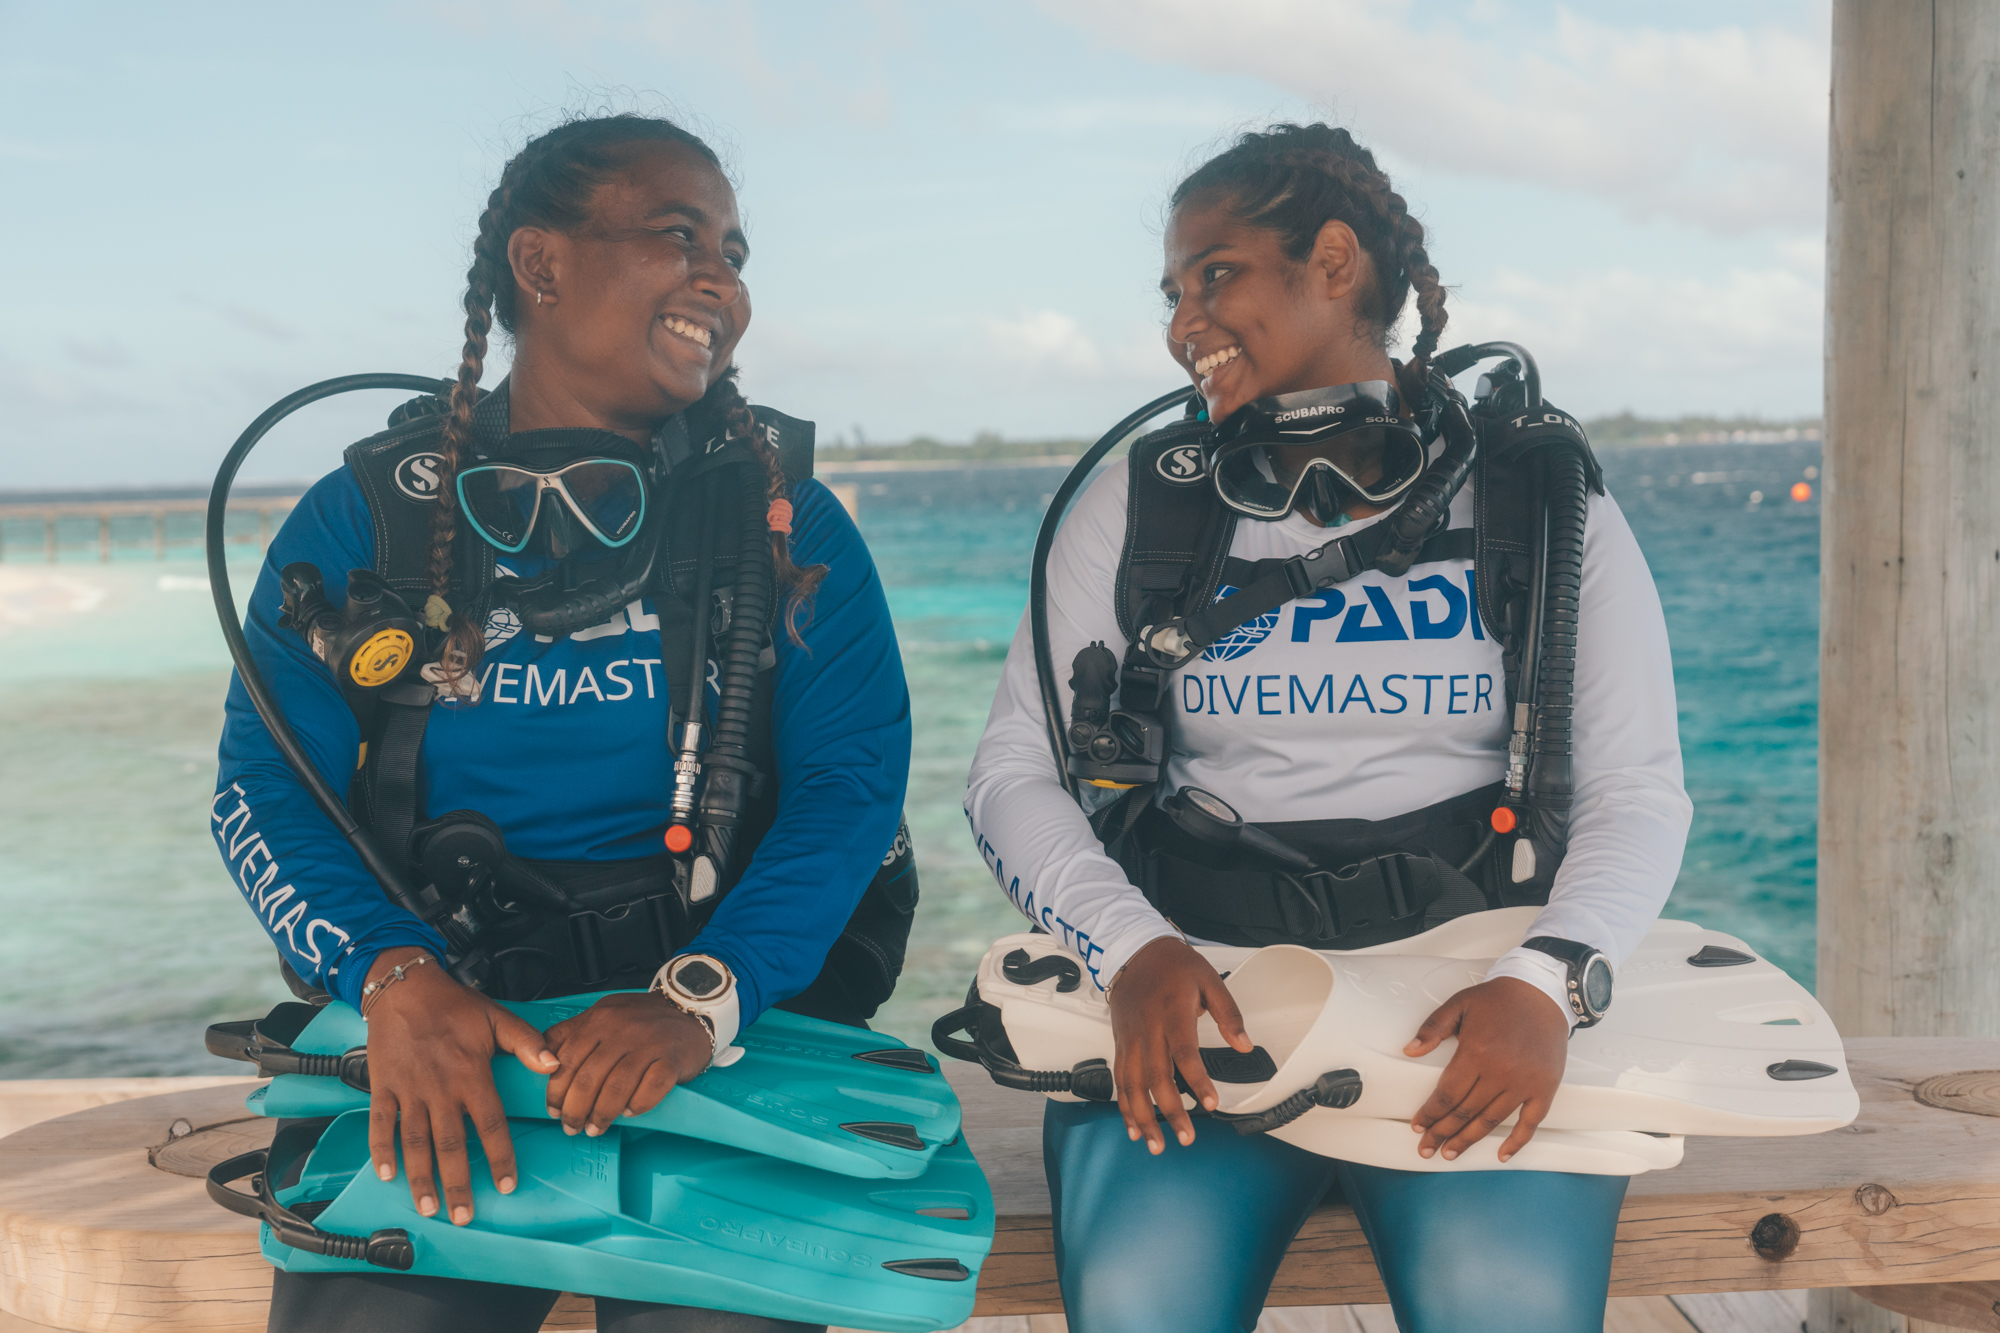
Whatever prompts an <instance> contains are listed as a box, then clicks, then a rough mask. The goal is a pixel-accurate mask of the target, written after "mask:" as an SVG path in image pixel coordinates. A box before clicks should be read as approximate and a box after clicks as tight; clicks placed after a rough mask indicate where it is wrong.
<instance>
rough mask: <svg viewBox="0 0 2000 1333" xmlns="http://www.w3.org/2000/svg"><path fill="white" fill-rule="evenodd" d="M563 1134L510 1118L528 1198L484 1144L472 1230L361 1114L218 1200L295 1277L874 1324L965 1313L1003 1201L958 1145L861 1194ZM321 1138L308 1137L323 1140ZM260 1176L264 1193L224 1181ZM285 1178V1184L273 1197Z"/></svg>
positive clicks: (610, 1136)
mask: <svg viewBox="0 0 2000 1333" xmlns="http://www.w3.org/2000/svg"><path fill="white" fill-rule="evenodd" d="M630 1123H631V1122H629V1121H628V1122H624V1123H623V1124H621V1125H620V1126H619V1127H617V1128H614V1129H612V1130H611V1131H609V1132H608V1133H606V1134H605V1135H604V1136H603V1137H601V1138H591V1137H588V1136H586V1135H581V1134H579V1135H575V1136H570V1135H566V1134H564V1133H563V1131H562V1127H561V1126H560V1125H558V1124H556V1123H554V1122H553V1121H550V1120H548V1119H546V1118H544V1119H542V1120H540V1121H539V1122H536V1121H518V1120H517V1121H514V1122H513V1123H512V1124H511V1125H510V1126H509V1128H510V1129H511V1131H512V1133H513V1137H514V1154H515V1161H516V1164H517V1167H518V1169H519V1172H520V1185H519V1187H518V1188H517V1189H516V1190H515V1191H514V1193H512V1194H501V1193H500V1192H499V1191H498V1190H496V1189H494V1187H493V1183H492V1180H491V1173H490V1172H489V1171H488V1170H487V1169H486V1168H485V1165H484V1159H483V1157H481V1155H480V1153H479V1147H478V1144H477V1142H476V1141H474V1142H473V1143H472V1144H471V1145H470V1151H471V1153H472V1155H473V1158H474V1162H473V1170H472V1179H473V1187H472V1188H473V1213H474V1216H473V1220H472V1222H471V1223H470V1224H469V1225H467V1226H463V1227H458V1226H453V1225H452V1224H451V1223H450V1222H449V1221H448V1220H447V1219H446V1218H444V1217H443V1216H438V1217H428V1218H427V1217H424V1216H423V1215H422V1214H420V1213H418V1212H417V1211H416V1208H415V1207H414V1205H412V1203H411V1202H410V1190H409V1185H408V1183H407V1182H406V1181H404V1180H401V1179H397V1180H393V1181H385V1180H382V1179H380V1178H379V1177H377V1176H376V1174H375V1173H374V1171H372V1170H370V1169H368V1160H369V1159H368V1113H367V1112H366V1111H365V1110H362V1111H349V1112H347V1113H346V1114H344V1115H342V1116H340V1118H338V1119H337V1120H335V1121H334V1122H333V1123H332V1124H331V1125H330V1126H326V1127H325V1130H324V1133H323V1134H322V1133H320V1132H319V1131H320V1127H319V1126H317V1125H308V1124H294V1125H287V1126H286V1127H285V1128H284V1129H282V1130H280V1131H279V1134H278V1137H277V1138H276V1139H275V1140H274V1141H273V1143H272V1145H271V1147H270V1148H269V1149H268V1150H266V1151H260V1152H254V1153H246V1154H244V1155H242V1156H240V1157H236V1158H232V1159H230V1160H229V1161H227V1162H223V1163H221V1164H220V1165H218V1166H217V1167H215V1169H214V1170H212V1171H211V1172H210V1173H209V1179H208V1192H209V1194H210V1195H211V1196H212V1197H214V1198H215V1200H216V1201H217V1202H218V1203H221V1204H223V1205H224V1206H225V1207H228V1208H230V1209H231V1210H232V1211H235V1212H239V1213H243V1214H246V1215H248V1216H253V1217H258V1218H260V1219H261V1220H262V1221H263V1222H264V1224H265V1225H264V1228H263V1231H262V1248H263V1252H264V1256H265V1258H267V1259H269V1260H270V1261H271V1262H272V1263H274V1264H276V1265H277V1266H278V1267H280V1268H283V1269H284V1270H286V1271H287V1272H293V1273H332V1272H346V1273H354V1272H382V1271H401V1272H414V1273H424V1274H430V1275H433V1276H439V1277H454V1278H469V1279H472V1280H475V1281H485V1282H507V1283H513V1284H517V1285H518V1284H520V1283H521V1282H523V1281H524V1280H527V1281H530V1282H531V1283H532V1285H534V1286H537V1287H544V1288H560V1289H561V1290H564V1291H574V1292H579V1293H585V1294H589V1295H593V1296H613V1297H618V1298H621V1299H624V1300H634V1301H657V1302H667V1303H672V1304H679V1305H695V1306H703V1307H706V1308H710V1309H718V1310H735V1311H739V1312H742V1313H744V1314H753V1315H762V1316H764V1317H766V1318H770V1319H796V1320H801V1321H804V1322H806V1323H810V1324H844V1325H849V1326H854V1327H860V1328H870V1329H883V1330H909V1331H910V1333H921V1331H924V1330H935V1329H947V1328H953V1327H956V1326H957V1325H959V1324H961V1323H963V1322H964V1321H965V1320H966V1319H968V1318H969V1317H970V1316H971V1314H972V1304H973V1298H974V1295H975V1293H976V1289H977V1287H978V1274H979V1267H980V1264H981V1263H982V1262H983V1261H984V1260H985V1258H986V1253H987V1251H988V1250H989V1249H990V1248H991V1246H992V1243H993V1196H992V1193H991V1191H990V1190H989V1189H988V1188H987V1185H986V1178H985V1176H984V1175H983V1174H982V1173H981V1172H980V1169H979V1165H978V1163H977V1162H975V1161H974V1160H973V1158H972V1154H971V1153H970V1152H969V1151H968V1150H967V1149H966V1147H965V1143H964V1140H963V1139H961V1138H954V1139H953V1140H952V1141H951V1142H950V1143H948V1144H945V1145H943V1146H942V1147H941V1148H940V1149H939V1150H938V1151H937V1153H936V1154H935V1156H934V1158H933V1160H932V1162H931V1166H930V1170H929V1171H927V1172H926V1173H925V1174H924V1177H923V1179H921V1180H916V1181H908V1182H902V1181H884V1180H874V1181H864V1180H857V1179H854V1178H853V1177H850V1176H840V1175H834V1174H832V1173H830V1172H826V1171H816V1170H814V1169H812V1168H811V1167H807V1166H801V1165H799V1164H797V1163H796V1162H785V1161H779V1160H777V1159H775V1158H772V1157H768V1156H765V1155H763V1154H760V1153H751V1152H743V1151H739V1150H738V1149H735V1148H727V1147H723V1146H722V1145H720V1144H716V1143H703V1142H699V1141H697V1140H694V1139H689V1138H685V1137H683V1136H680V1135H676V1134H663V1133H658V1132H652V1131H647V1130H641V1129H633V1128H630V1127H629V1125H630ZM315 1136H317V1142H315V1141H314V1140H315ZM245 1176H249V1177H252V1180H251V1188H252V1190H253V1191H254V1192H255V1194H254V1196H253V1195H248V1194H244V1193H242V1192H240V1191H236V1190H232V1189H230V1188H229V1187H228V1186H229V1184H230V1182H232V1181H235V1180H240V1179H243V1178H244V1177H245ZM274 1182H288V1183H284V1184H275V1183H274Z"/></svg>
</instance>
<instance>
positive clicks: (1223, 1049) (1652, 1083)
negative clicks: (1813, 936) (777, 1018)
mask: <svg viewBox="0 0 2000 1333" xmlns="http://www.w3.org/2000/svg"><path fill="white" fill-rule="evenodd" d="M1536 911H1537V909H1535V908H1532V907H1517V908H1504V909H1501V910H1498V911H1491V912H1479V913H1475V914H1473V915H1471V916H1465V917H1460V918H1458V919H1457V920H1455V921H1451V922H1448V923H1446V924H1445V925H1442V926H1439V927H1438V928H1436V929H1435V930H1431V931H1426V932H1425V933H1423V934H1421V935H1416V936H1413V937H1411V938H1410V939H1407V940H1400V941H1397V942H1395V943H1392V944H1383V945H1377V946H1374V947H1373V948H1369V949H1357V950H1353V951H1349V952H1334V951H1314V950H1310V949H1303V948H1299V947H1297V946H1293V945H1277V946H1273V947H1270V948H1265V949H1235V948H1222V947H1204V948H1203V949H1202V950H1201V952H1202V953H1203V954H1204V956H1206V957H1207V958H1208V959H1209V961H1210V962H1212V963H1213V964H1214V965H1215V966H1216V968H1217V969H1218V970H1220V971H1222V972H1223V973H1224V974H1225V976H1226V977H1227V984H1228V986H1229V989H1230V993H1231V995H1233V996H1234V997H1235V999H1236V1002H1237V1004H1238V1006H1239V1007H1240V1008H1241V1009H1242V1011H1243V1016H1244V1026H1245V1028H1246V1029H1247V1030H1248V1032H1249V1034H1250V1037H1251V1040H1252V1041H1254V1042H1256V1043H1257V1047H1258V1051H1257V1053H1253V1055H1252V1056H1244V1055H1241V1054H1239V1053H1238V1052H1235V1051H1233V1050H1231V1049H1230V1048H1229V1047H1228V1046H1226V1045H1225V1044H1224V1043H1223V1041H1222V1038H1221V1034H1220V1033H1219V1032H1218V1031H1217V1030H1216V1028H1215V1025H1214V1023H1213V1022H1212V1021H1210V1020H1208V1019H1206V1018H1204V1019H1203V1020H1202V1022H1201V1024H1200V1025H1199V1028H1198V1035H1199V1039H1200V1043H1201V1046H1202V1047H1203V1051H1204V1056H1203V1059H1204V1062H1205V1063H1207V1064H1208V1066H1209V1072H1210V1077H1211V1078H1212V1079H1214V1080H1215V1083H1216V1088H1217V1091H1218V1092H1220V1093H1221V1094H1222V1098H1223V1100H1222V1104H1221V1106H1220V1107H1219V1108H1218V1111H1219V1113H1220V1116H1221V1118H1223V1119H1224V1120H1226V1121H1231V1122H1234V1123H1236V1124H1237V1125H1238V1126H1239V1127H1240V1128H1242V1129H1244V1130H1245V1131H1246V1132H1251V1131H1255V1130H1259V1129H1261V1130H1262V1131H1264V1132H1268V1133H1270V1134H1272V1136H1273V1137H1275V1138H1279V1139H1283V1140H1285V1141H1286V1142H1290V1143H1295V1144H1297V1145H1298V1146H1300V1147H1302V1148H1306V1149H1308V1150H1309V1151H1312V1152H1316V1153H1320V1154H1322V1155H1324V1156H1328V1157H1339V1158H1343V1159H1346V1160H1350V1161H1358V1162H1365V1163H1369V1164H1373V1165H1379V1166H1390V1167H1396V1168H1400V1169H1403V1170H1419V1171H1424V1170H1464V1169H1475V1170H1477V1169H1487V1170H1491V1169H1494V1168H1496V1167H1503V1166H1504V1167H1505V1168H1511V1169H1522V1170H1545V1171H1575V1172H1582V1173H1587V1174H1597V1175H1631V1174H1637V1173H1638V1172H1641V1171H1649V1170H1657V1169H1660V1168H1662V1167H1668V1166H1673V1165H1675V1164H1676V1163H1678V1162H1679V1160H1680V1156H1681V1143H1680V1136H1682V1135H1686V1134H1717V1135H1752V1136H1762V1135H1784V1134H1814V1133H1819V1132H1821V1131H1824V1130H1828V1129H1834V1128H1838V1127H1839V1126H1842V1125H1845V1124H1848V1123H1849V1122H1851V1121H1852V1120H1853V1119H1854V1117H1855V1116H1856V1114H1858V1113H1859V1110H1860V1099H1859V1097H1858V1095H1857V1094H1856V1092H1855V1090H1854V1085H1853V1082H1852V1080H1851V1079H1850V1078H1849V1077H1848V1074H1847V1060H1846V1055H1845V1052H1844V1050H1843V1048H1842V1046H1841V1041H1840V1036H1839V1034H1838V1033H1837V1032H1835V1031H1834V1028H1833V1024H1832V1022H1831V1020H1830V1019H1828V1017H1827V1014H1826V1011H1825V1010H1824V1009H1822V1008H1820V1006H1819V1003H1818V1002H1817V1001H1816V1000H1815V999H1813V997H1812V995H1811V994H1810V993H1808V992H1807V991H1806V990H1805V988H1804V987H1802V986H1800V985H1799V984H1798V983H1797V982H1795V981H1793V980H1792V979H1791V978H1790V977H1789V976H1787V975H1786V974H1785V973H1784V972H1783V971H1782V970H1781V969H1779V968H1778V967H1776V966H1775V965H1773V964H1771V963H1769V962H1766V961H1765V960H1764V959H1762V958H1759V957H1757V955H1756V954H1755V953H1754V952H1753V951H1752V950H1751V949H1750V948H1749V947H1748V946H1747V945H1745V944H1744V943H1743V942H1742V941H1741V940H1737V939H1734V938H1732V937H1731V936H1728V935H1722V934H1719V933H1717V932H1714V931H1708V930H1704V929H1702V928H1701V927H1700V926H1697V925H1694V924H1692V923H1690V922H1685V921H1660V922H1657V923H1656V924H1655V925H1654V927H1653V929H1652V930H1651V931H1650V932H1649V933H1648V935H1647V937H1646V939H1645V941H1644V942H1643V943H1642V944H1641V945H1640V946H1639V948H1638V949H1637V950H1635V951H1634V952H1633V954H1632V956H1631V957H1630V958H1628V959H1627V960H1626V961H1625V965H1624V966H1623V967H1621V968H1620V969H1619V970H1618V974H1617V981H1616V989H1615V991H1614V994H1613V1000H1612V1005H1611V1010H1610V1012H1609V1013H1608V1014H1607V1015H1606V1016H1605V1018H1604V1020H1603V1021H1602V1022H1601V1023H1599V1024H1597V1025H1596V1026H1594V1027H1590V1028H1580V1029H1578V1030H1577V1031H1576V1033H1575V1034H1574V1036H1573V1037H1572V1038H1571V1041H1570V1048H1569V1062H1568V1066H1567V1068H1566V1069H1565V1071H1564V1074H1563V1085H1562V1088H1561V1090H1560V1091H1559V1092H1558V1094H1557V1096H1556V1099H1555V1103H1554V1105H1553V1106H1552V1107H1551V1109H1550V1112H1549V1115H1548V1117H1547V1118H1546V1119H1545V1120H1544V1121H1543V1123H1542V1126H1541V1128H1540V1129H1539V1130H1538V1131H1537V1133H1536V1135H1535V1138H1534V1139H1533V1141H1532V1142H1531V1143H1530V1144H1529V1145H1528V1146H1527V1148H1525V1149H1523V1150H1522V1151H1521V1152H1520V1153H1518V1154H1516V1155H1515V1156H1514V1157H1513V1158H1512V1159H1511V1160H1510V1161H1508V1162H1506V1163H1504V1164H1502V1163H1500V1162H1499V1161H1498V1156H1497V1150H1498V1148H1499V1146H1500V1144H1501V1143H1502V1142H1504V1141H1505V1138H1506V1134H1507V1132H1508V1127H1506V1126H1503V1127H1502V1128H1501V1129H1499V1130H1496V1131H1495V1132H1494V1134H1493V1135H1492V1136H1491V1137H1490V1138H1488V1139H1486V1140H1485V1141H1484V1142H1482V1143H1479V1144H1477V1145H1474V1147H1473V1148H1472V1149H1470V1150H1469V1151H1467V1152H1465V1153H1463V1154H1461V1155H1460V1156H1459V1158H1458V1159H1457V1160H1455V1161H1452V1162H1446V1161H1444V1160H1443V1159H1442V1158H1441V1157H1436V1156H1433V1157H1431V1158H1430V1159H1428V1160H1426V1159H1424V1158H1420V1157H1418V1156H1417V1153H1416V1143H1417V1136H1416V1135H1415V1134H1414V1133H1412V1132H1411V1131H1410V1129H1409V1125H1408V1122H1409V1119H1410V1117H1411V1116H1412V1115H1414V1114H1415V1112H1416V1111H1417V1109H1418V1107H1419V1106H1421V1105H1422V1103H1423V1102H1424V1100H1425V1099H1426V1098H1428V1097H1429V1096H1430V1094H1431V1092H1432V1090H1433V1089H1435V1087H1436V1086H1437V1080H1438V1075H1439V1074H1440V1073H1441V1072H1442V1071H1443V1069H1444V1067H1445V1066H1446V1065H1447V1064H1448V1063H1449V1062H1450V1059H1451V1055H1452V1053H1453V1051H1454V1050H1455V1049H1456V1047H1457V1042H1456V1041H1455V1040H1447V1041H1446V1042H1444V1043H1443V1044H1442V1045H1441V1046H1440V1047H1439V1048H1438V1049H1437V1050H1436V1051H1433V1052H1432V1053H1431V1054H1430V1055H1427V1056H1424V1057H1422V1058H1420V1059H1415V1060H1412V1059H1410V1058H1409V1057H1407V1056H1405V1055H1403V1054H1402V1048H1403V1046H1404V1045H1405V1043H1407V1042H1408V1041H1409V1040H1410V1038H1411V1037H1412V1036H1414V1035H1415V1034H1416V1030H1417V1027H1418V1025H1419V1024H1420V1023H1422V1021H1423V1020H1424V1018H1425V1017H1427V1016H1428V1015H1429V1014H1430V1012H1431V1011H1432V1010H1433V1009H1435V1008H1436V1007H1437V1006H1438V1005H1439V1004H1441V1003H1443V1002H1444V1001H1445V1000H1447V999H1449V998H1450V997H1451V996H1452V995H1453V994H1455V993H1456V992H1458V991H1459V990H1462V989H1464V988H1465V987H1466V986H1469V985H1473V984H1475V983H1477V982H1478V981H1480V980H1482V979H1483V978H1484V977H1485V974H1486V970H1487V967H1488V966H1489V965H1490V964H1491V962H1492V960H1493V959H1495V958H1497V957H1499V956H1500V955H1501V954H1503V953H1505V952H1506V951H1507V950H1508V949H1510V948H1513V947H1514V946H1515V945H1516V944H1518V943H1519V942H1520V941H1521V939H1522V937H1523V936H1524V935H1525V933H1526V932H1527V930H1528V929H1529V927H1530V925H1531V924H1532V922H1533V920H1534V918H1535V915H1536ZM975 991H976V997H974V998H975V999H976V1001H977V1002H978V1003H977V1004H976V1005H969V1006H968V1009H967V1010H963V1011H960V1015H953V1016H951V1018H948V1019H947V1020H944V1021H943V1022H941V1023H940V1025H939V1028H940V1034H939V1035H940V1036H944V1037H947V1039H948V1034H949V1033H950V1032H951V1031H956V1030H960V1029H964V1028H968V1027H969V1028H972V1029H973V1030H974V1041H972V1042H970V1043H968V1042H964V1041H956V1040H952V1041H951V1042H950V1044H949V1045H947V1040H940V1041H939V1049H940V1050H946V1051H947V1053H949V1054H954V1055H960V1056H962V1057H965V1058H978V1059H980V1060H981V1061H982V1063H985V1064H986V1065H987V1067H988V1069H989V1070H992V1071H993V1073H994V1077H995V1078H996V1079H997V1080H998V1081H1001V1082H1003V1083H1009V1084H1011V1085H1012V1086H1028V1087H1033V1088H1034V1090H1036V1091H1042V1092H1047V1093H1049V1094H1050V1095H1052V1096H1057V1097H1061V1098H1064V1099H1068V1100H1077V1099H1080V1098H1081V1099H1097V1100H1108V1099H1109V1098H1110V1096H1111V1092H1110V1076H1109V1069H1108V1061H1109V1060H1110V1058H1111V1054H1112V1039H1111V1019H1110V1010H1109V1008H1108V1007H1107V1006H1106V1004H1105V1002H1104V997H1103V995H1102V994H1101V993H1100V992H1099V991H1098V990H1097V989H1096V988H1095V987H1094V986H1089V985H1086V984H1083V975H1082V969H1081V967H1080V966H1078V964H1077V963H1076V960H1075V958H1074V956H1073V955H1071V954H1069V953H1068V951H1066V950H1064V949H1063V948H1062V947H1061V945H1060V944H1058V943H1057V942H1056V940H1055V938H1054V937H1052V936H1049V935H1038V934H1023V935H1010V936H1008V937H1006V938H1004V939H1002V940H1000V941H998V942H997V943H996V944H994V946H993V947H992V948H991V949H990V950H988V952H987V954H986V957H985V958H984V959H983V960H982V961H981V963H980V967H979V975H978V980H977V982H976V983H975ZM984 1006H990V1007H991V1013H989V1014H983V1015H982V1013H981V1012H979V1010H980V1009H981V1008H982V1007H984ZM982 1017H984V1019H985V1026H984V1028H983V1029H982V1028H981V1024H980V1020H981V1018H982ZM953 1019H958V1020H959V1021H958V1022H957V1024H956V1026H955V1027H949V1028H948V1027H946V1026H945V1024H946V1023H950V1022H952V1021H953ZM953 1047H956V1048H957V1049H953ZM1009 1055H1011V1059H1009V1058H1008V1057H1009ZM996 1065H999V1066H1007V1065H1011V1066H1012V1069H1011V1070H1009V1069H1006V1068H1004V1067H1003V1068H996ZM1057 1084H1061V1085H1062V1086H1060V1087H1058V1086H1056V1085H1057ZM1187 1104H1188V1105H1192V1101H1191V1099H1190V1100H1189V1101H1188V1102H1187Z"/></svg>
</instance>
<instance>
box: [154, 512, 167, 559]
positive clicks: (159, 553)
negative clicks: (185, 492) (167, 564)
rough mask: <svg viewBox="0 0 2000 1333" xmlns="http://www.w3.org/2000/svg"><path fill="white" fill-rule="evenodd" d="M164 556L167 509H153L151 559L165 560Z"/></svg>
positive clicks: (165, 551)
mask: <svg viewBox="0 0 2000 1333" xmlns="http://www.w3.org/2000/svg"><path fill="white" fill-rule="evenodd" d="M166 558H167V511H166V510H164V509H155V510H154V511H153V559H155V560H165V559H166Z"/></svg>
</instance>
